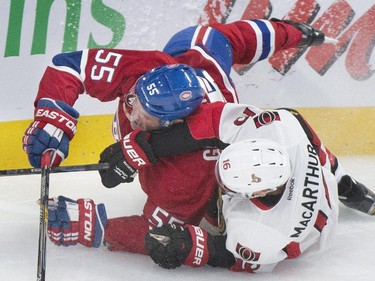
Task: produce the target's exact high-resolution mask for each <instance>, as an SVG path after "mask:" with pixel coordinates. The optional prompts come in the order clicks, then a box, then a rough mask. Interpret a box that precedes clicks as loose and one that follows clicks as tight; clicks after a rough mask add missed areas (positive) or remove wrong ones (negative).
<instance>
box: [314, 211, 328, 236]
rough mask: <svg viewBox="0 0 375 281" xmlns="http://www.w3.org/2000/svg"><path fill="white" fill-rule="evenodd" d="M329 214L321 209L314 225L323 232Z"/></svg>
mask: <svg viewBox="0 0 375 281" xmlns="http://www.w3.org/2000/svg"><path fill="white" fill-rule="evenodd" d="M327 220H328V216H327V215H326V214H325V213H323V211H321V210H319V213H318V217H317V218H316V222H315V225H314V227H315V228H316V229H317V230H318V231H319V232H322V231H323V228H324V227H325V226H326V225H327Z"/></svg>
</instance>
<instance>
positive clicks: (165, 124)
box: [160, 119, 184, 128]
mask: <svg viewBox="0 0 375 281" xmlns="http://www.w3.org/2000/svg"><path fill="white" fill-rule="evenodd" d="M182 122H184V119H174V120H172V121H169V120H162V119H160V127H161V128H168V127H170V126H172V125H173V124H176V123H182Z"/></svg>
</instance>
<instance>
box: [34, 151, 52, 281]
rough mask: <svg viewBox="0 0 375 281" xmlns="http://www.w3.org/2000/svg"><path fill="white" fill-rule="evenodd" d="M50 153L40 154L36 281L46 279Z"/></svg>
mask: <svg viewBox="0 0 375 281" xmlns="http://www.w3.org/2000/svg"><path fill="white" fill-rule="evenodd" d="M50 163H51V153H48V152H47V153H45V154H44V155H43V156H42V168H41V175H42V177H41V184H40V204H39V206H40V211H39V244H38V265H37V278H36V280H37V281H45V280H46V252H47V245H46V242H47V223H48V196H49V174H50V171H51V168H50V165H51V164H50Z"/></svg>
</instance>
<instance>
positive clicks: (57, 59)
mask: <svg viewBox="0 0 375 281" xmlns="http://www.w3.org/2000/svg"><path fill="white" fill-rule="evenodd" d="M81 58H82V51H77V52H70V53H62V54H58V55H56V56H54V57H53V59H52V63H53V64H54V65H56V66H66V67H69V68H71V69H73V70H74V71H76V72H77V73H81Z"/></svg>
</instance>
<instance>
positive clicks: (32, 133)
mask: <svg viewBox="0 0 375 281" xmlns="http://www.w3.org/2000/svg"><path fill="white" fill-rule="evenodd" d="M78 117H79V113H78V112H77V111H76V110H75V109H74V108H73V107H71V106H70V105H68V104H66V103H65V102H63V101H56V100H52V99H47V98H43V99H40V100H39V101H38V106H37V107H36V108H35V117H34V122H32V123H31V124H30V126H29V128H28V129H27V130H26V132H25V135H24V137H23V138H22V143H23V149H24V151H25V152H26V153H27V155H28V158H29V162H30V164H31V166H33V167H37V168H39V167H40V164H41V163H40V161H41V157H42V155H43V153H44V152H46V151H47V150H52V151H54V153H53V155H52V159H51V166H58V165H59V164H60V163H61V162H62V161H63V160H64V159H65V158H66V157H68V151H69V141H70V140H71V139H72V138H73V136H74V134H75V132H76V125H77V119H78Z"/></svg>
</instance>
